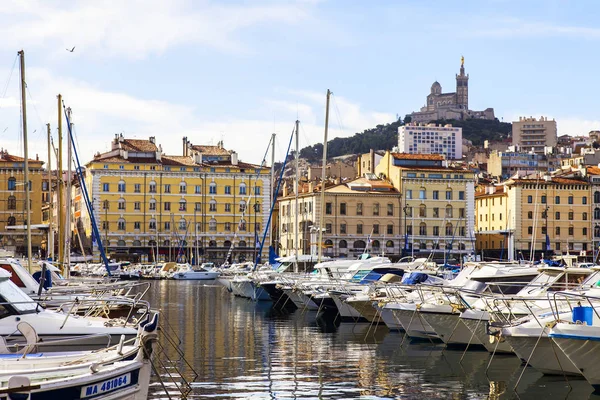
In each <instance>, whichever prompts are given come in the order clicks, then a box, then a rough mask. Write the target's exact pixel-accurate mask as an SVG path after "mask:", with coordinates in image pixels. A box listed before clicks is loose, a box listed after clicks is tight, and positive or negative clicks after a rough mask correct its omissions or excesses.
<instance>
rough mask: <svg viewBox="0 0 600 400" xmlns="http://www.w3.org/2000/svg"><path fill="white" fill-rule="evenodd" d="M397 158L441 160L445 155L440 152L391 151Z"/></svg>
mask: <svg viewBox="0 0 600 400" xmlns="http://www.w3.org/2000/svg"><path fill="white" fill-rule="evenodd" d="M391 155H392V157H394V158H395V159H397V160H432V161H443V160H445V157H444V156H443V155H442V154H409V153H391Z"/></svg>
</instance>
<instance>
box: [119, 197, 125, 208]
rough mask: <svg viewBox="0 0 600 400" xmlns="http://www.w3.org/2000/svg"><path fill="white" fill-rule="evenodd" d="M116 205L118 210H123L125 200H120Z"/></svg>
mask: <svg viewBox="0 0 600 400" xmlns="http://www.w3.org/2000/svg"><path fill="white" fill-rule="evenodd" d="M118 203H119V207H118V208H119V210H125V199H123V198H120V199H119V202H118Z"/></svg>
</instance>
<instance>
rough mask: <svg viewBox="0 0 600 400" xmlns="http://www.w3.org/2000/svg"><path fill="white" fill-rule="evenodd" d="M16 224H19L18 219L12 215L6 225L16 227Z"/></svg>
mask: <svg viewBox="0 0 600 400" xmlns="http://www.w3.org/2000/svg"><path fill="white" fill-rule="evenodd" d="M16 223H17V219H16V218H15V217H13V216H12V215H11V216H10V217H8V221H7V223H6V224H7V225H8V226H14V225H15V224H16Z"/></svg>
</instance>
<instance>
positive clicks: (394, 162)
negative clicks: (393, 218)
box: [375, 152, 475, 261]
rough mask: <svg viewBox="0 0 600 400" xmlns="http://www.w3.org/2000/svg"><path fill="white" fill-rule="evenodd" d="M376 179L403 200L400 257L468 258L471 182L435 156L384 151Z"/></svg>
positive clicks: (466, 174) (471, 240)
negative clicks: (390, 186)
mask: <svg viewBox="0 0 600 400" xmlns="http://www.w3.org/2000/svg"><path fill="white" fill-rule="evenodd" d="M375 172H376V174H377V176H380V177H384V178H385V179H387V180H389V182H391V183H392V184H393V186H394V187H395V188H396V189H397V190H398V192H399V193H400V195H401V196H402V198H403V208H402V209H403V214H404V215H403V219H404V223H403V226H404V231H403V234H404V235H405V236H406V238H407V240H406V242H407V243H406V245H405V247H406V249H405V250H406V251H405V253H409V254H415V255H422V256H428V255H429V254H431V253H432V252H434V253H439V254H436V258H439V259H442V258H443V259H446V258H447V257H449V256H452V257H453V258H455V259H456V261H459V260H458V259H459V258H460V256H463V255H467V254H471V253H472V252H473V251H474V249H475V236H474V228H475V226H474V220H475V205H474V201H475V199H474V195H475V185H474V183H475V178H474V174H473V172H472V171H470V170H468V169H466V168H462V167H456V166H452V165H449V164H448V162H447V161H446V160H445V159H444V156H442V155H438V154H406V153H390V152H386V154H385V155H384V156H383V158H382V159H381V161H380V162H379V164H378V165H377V167H376V168H375Z"/></svg>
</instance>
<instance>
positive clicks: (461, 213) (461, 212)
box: [458, 208, 502, 219]
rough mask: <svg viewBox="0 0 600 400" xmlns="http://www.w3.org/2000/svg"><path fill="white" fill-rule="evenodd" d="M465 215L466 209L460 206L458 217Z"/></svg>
mask: <svg viewBox="0 0 600 400" xmlns="http://www.w3.org/2000/svg"><path fill="white" fill-rule="evenodd" d="M464 217H465V209H464V208H459V209H458V218H464ZM500 219H502V214H500Z"/></svg>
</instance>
